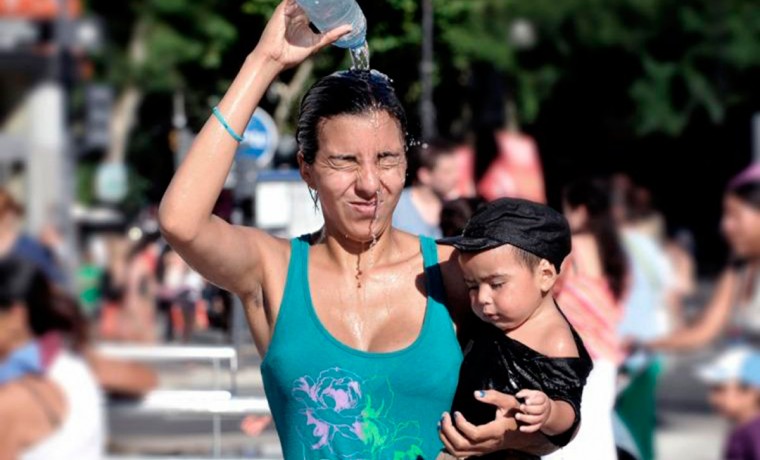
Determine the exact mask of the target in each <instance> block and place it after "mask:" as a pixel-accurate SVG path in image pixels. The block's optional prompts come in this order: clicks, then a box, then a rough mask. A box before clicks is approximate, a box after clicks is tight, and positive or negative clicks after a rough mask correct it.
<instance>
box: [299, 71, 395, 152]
mask: <svg viewBox="0 0 760 460" xmlns="http://www.w3.org/2000/svg"><path fill="white" fill-rule="evenodd" d="M373 110H383V111H385V112H387V113H388V115H390V116H391V117H392V118H393V119H395V120H396V121H397V122H398V124H399V129H400V130H401V132H402V133H403V137H404V146H405V148H406V145H407V144H408V142H407V139H406V138H407V129H406V112H405V111H404V108H403V107H402V106H401V102H400V101H399V100H398V97H397V96H396V92H395V90H394V89H393V86H392V81H391V80H390V78H388V77H387V76H385V75H383V74H381V73H380V72H377V71H374V70H372V71H366V70H349V71H342V72H336V73H334V74H332V75H328V76H327V77H324V78H322V79H320V80H319V81H317V82H316V83H315V84H314V85H313V86H312V87H311V88H309V90H308V91H307V92H306V95H305V96H304V97H303V100H302V101H301V110H300V115H299V117H298V126H297V128H296V140H297V141H298V147H299V149H300V151H301V154H302V155H303V158H304V161H305V162H306V163H308V164H314V161H315V160H316V158H317V152H318V151H319V129H320V125H321V123H322V122H324V121H325V120H328V119H330V118H332V117H336V116H339V115H362V114H366V113H369V112H371V111H373Z"/></svg>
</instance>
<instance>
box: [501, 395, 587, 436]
mask: <svg viewBox="0 0 760 460" xmlns="http://www.w3.org/2000/svg"><path fill="white" fill-rule="evenodd" d="M515 396H517V398H518V399H522V400H523V401H524V402H523V403H522V404H520V408H519V409H520V412H519V413H517V414H516V415H515V419H516V420H517V421H518V422H520V423H521V424H522V425H521V426H520V431H522V432H523V433H535V432H536V431H541V432H542V433H544V434H545V435H547V436H558V435H561V434H563V433H565V432H566V431H567V430H569V429H570V428H572V427H573V423H574V422H575V409H574V408H573V406H571V405H570V404H568V403H567V402H565V401H554V400H552V399H549V397H548V396H546V394H545V393H543V392H541V391H538V390H522V391H520V392H519V393H517V395H515Z"/></svg>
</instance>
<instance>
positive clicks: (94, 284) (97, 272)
mask: <svg viewBox="0 0 760 460" xmlns="http://www.w3.org/2000/svg"><path fill="white" fill-rule="evenodd" d="M102 277H103V269H102V268H100V267H98V266H96V265H83V266H82V267H81V268H80V269H79V270H78V271H77V277H76V280H77V281H76V282H77V291H78V292H79V303H80V305H81V306H82V310H83V311H84V313H85V314H86V315H87V316H93V315H94V314H95V312H96V310H97V308H98V304H99V303H100V298H101V292H100V280H101V278H102Z"/></svg>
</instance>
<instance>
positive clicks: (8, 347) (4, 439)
mask: <svg viewBox="0 0 760 460" xmlns="http://www.w3.org/2000/svg"><path fill="white" fill-rule="evenodd" d="M53 289H54V288H53V287H52V286H51V285H50V284H49V282H48V281H47V280H46V279H45V276H44V274H43V273H42V271H41V270H40V269H38V268H37V267H36V266H35V265H34V264H33V263H31V262H29V261H24V260H21V259H17V258H6V259H3V260H2V261H0V419H1V420H3V426H4V428H3V429H2V430H0V458H2V459H4V460H6V459H7V460H12V459H16V458H21V459H23V460H51V459H82V460H98V459H100V458H101V457H102V454H103V448H104V445H105V432H104V423H105V419H104V414H103V401H102V397H101V392H100V388H99V385H98V382H97V380H96V378H95V376H94V374H93V373H92V371H91V370H90V368H89V366H88V364H87V362H86V360H85V359H84V358H83V356H82V355H81V352H83V351H84V347H85V345H86V337H87V331H86V329H87V325H86V323H85V322H84V318H83V317H82V316H81V314H80V313H79V311H78V308H77V306H76V304H75V303H74V302H73V301H71V300H70V299H68V298H67V297H64V296H61V295H56V294H55V293H54V291H53ZM11 428H12V429H11Z"/></svg>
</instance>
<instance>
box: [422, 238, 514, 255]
mask: <svg viewBox="0 0 760 460" xmlns="http://www.w3.org/2000/svg"><path fill="white" fill-rule="evenodd" d="M437 243H438V244H443V245H446V246H454V247H455V248H456V249H458V250H459V251H462V252H477V251H485V250H486V249H492V248H495V247H497V246H502V245H504V244H506V243H504V242H503V241H497V240H494V239H492V238H468V237H466V236H462V235H459V236H449V237H447V238H441V239H439V240H437Z"/></svg>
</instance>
